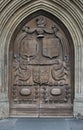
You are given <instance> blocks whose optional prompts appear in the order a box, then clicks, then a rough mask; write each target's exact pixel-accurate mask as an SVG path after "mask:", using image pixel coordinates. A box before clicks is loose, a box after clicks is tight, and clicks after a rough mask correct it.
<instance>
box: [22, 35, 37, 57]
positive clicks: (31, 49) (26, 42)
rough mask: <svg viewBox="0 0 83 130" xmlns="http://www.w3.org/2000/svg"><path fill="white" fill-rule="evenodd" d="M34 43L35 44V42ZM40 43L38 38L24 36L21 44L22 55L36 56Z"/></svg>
mask: <svg viewBox="0 0 83 130" xmlns="http://www.w3.org/2000/svg"><path fill="white" fill-rule="evenodd" d="M33 43H34V44H33ZM37 47H38V43H37V40H36V38H28V37H26V38H24V39H23V40H22V41H21V45H20V55H21V57H23V58H28V57H34V56H36V54H37V50H38V48H37Z"/></svg>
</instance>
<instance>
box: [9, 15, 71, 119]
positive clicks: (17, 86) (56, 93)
mask: <svg viewBox="0 0 83 130" xmlns="http://www.w3.org/2000/svg"><path fill="white" fill-rule="evenodd" d="M10 55H11V58H10V79H11V80H10V79H9V80H10V81H9V82H10V113H11V115H22V116H35V117H36V116H37V117H40V116H65V115H71V114H72V95H71V93H72V92H71V91H72V85H71V65H70V63H71V58H70V48H69V43H68V40H67V38H66V36H65V34H64V32H63V30H62V29H61V28H60V27H59V26H58V25H57V24H56V23H55V22H54V21H52V20H51V19H49V18H47V17H45V16H42V15H40V16H37V17H35V18H33V19H32V20H30V21H29V22H27V23H26V24H25V25H24V26H23V27H22V29H21V30H20V31H19V32H18V33H17V35H16V38H15V39H14V43H13V45H12V46H11V49H10Z"/></svg>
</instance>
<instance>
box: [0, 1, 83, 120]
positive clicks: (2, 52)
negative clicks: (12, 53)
mask: <svg viewBox="0 0 83 130" xmlns="http://www.w3.org/2000/svg"><path fill="white" fill-rule="evenodd" d="M1 4H2V8H1V9H2V12H1V38H0V91H1V92H0V118H6V117H9V99H8V73H9V70H8V66H9V62H8V61H9V60H8V59H9V45H10V40H11V37H12V35H13V33H14V30H15V29H16V27H17V26H18V25H19V23H20V22H21V21H22V20H23V19H24V18H25V17H27V16H28V15H30V14H31V13H33V12H35V11H38V10H44V11H47V10H48V12H49V13H51V14H52V15H54V16H56V17H57V18H58V19H60V20H61V21H62V22H63V24H64V25H65V26H66V28H67V29H68V31H69V32H70V35H71V37H72V40H73V44H74V50H75V56H74V57H75V76H74V82H75V83H74V88H75V89H74V93H75V96H74V106H73V108H74V110H73V115H74V116H78V117H83V79H82V77H83V58H82V57H83V37H82V26H83V25H82V1H81V0H79V1H78V0H75V1H74V0H72V2H71V1H69V0H65V1H64V0H62V1H61V0H58V1H57V0H52V1H50V0H49V1H46V0H43V1H42V0H37V1H34V2H33V1H32V0H28V1H25V0H23V1H21V0H19V1H16V0H13V1H12V0H7V1H6V0H5V1H1ZM14 14H15V15H14Z"/></svg>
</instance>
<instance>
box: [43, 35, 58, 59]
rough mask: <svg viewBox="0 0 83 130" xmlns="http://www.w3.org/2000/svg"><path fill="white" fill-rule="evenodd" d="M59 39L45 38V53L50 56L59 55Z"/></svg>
mask: <svg viewBox="0 0 83 130" xmlns="http://www.w3.org/2000/svg"><path fill="white" fill-rule="evenodd" d="M59 44H60V43H59V40H58V39H57V38H48V37H47V38H43V55H44V56H45V57H49V58H56V57H58V56H59Z"/></svg>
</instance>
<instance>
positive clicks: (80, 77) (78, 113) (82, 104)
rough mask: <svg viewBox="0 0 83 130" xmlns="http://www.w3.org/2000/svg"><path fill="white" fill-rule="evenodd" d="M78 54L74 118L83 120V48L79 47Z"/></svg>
mask: <svg viewBox="0 0 83 130" xmlns="http://www.w3.org/2000/svg"><path fill="white" fill-rule="evenodd" d="M77 50H78V54H76V55H77V56H76V57H77V58H76V62H75V65H76V64H78V65H77V67H76V69H75V71H77V73H76V80H75V85H76V86H75V100H74V116H75V117H77V118H82V119H83V47H82V46H79V47H78V48H77Z"/></svg>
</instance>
